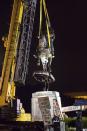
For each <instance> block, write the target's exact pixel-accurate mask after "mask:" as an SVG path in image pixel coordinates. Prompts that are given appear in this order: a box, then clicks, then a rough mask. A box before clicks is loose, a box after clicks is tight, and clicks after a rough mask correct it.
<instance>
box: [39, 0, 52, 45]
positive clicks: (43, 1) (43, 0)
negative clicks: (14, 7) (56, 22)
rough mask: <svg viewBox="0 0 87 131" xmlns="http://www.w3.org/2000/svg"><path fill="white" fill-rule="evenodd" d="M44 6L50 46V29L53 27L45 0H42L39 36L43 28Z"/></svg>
mask: <svg viewBox="0 0 87 131" xmlns="http://www.w3.org/2000/svg"><path fill="white" fill-rule="evenodd" d="M42 6H43V9H44V14H45V19H46V30H47V39H48V47H49V48H50V31H49V27H51V24H50V19H49V16H48V12H47V8H46V2H45V0H40V25H39V36H40V35H41V30H42Z"/></svg>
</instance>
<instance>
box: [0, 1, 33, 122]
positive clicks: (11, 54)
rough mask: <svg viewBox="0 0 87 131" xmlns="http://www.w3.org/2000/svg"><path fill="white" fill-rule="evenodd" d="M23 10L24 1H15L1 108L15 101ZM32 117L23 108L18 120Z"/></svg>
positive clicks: (0, 93)
mask: <svg viewBox="0 0 87 131" xmlns="http://www.w3.org/2000/svg"><path fill="white" fill-rule="evenodd" d="M23 8H24V5H23V2H22V0H14V4H13V10H12V16H11V22H10V28H9V33H8V36H7V38H6V39H5V41H4V46H5V47H6V52H5V57H4V63H3V69H2V75H1V78H0V108H2V107H4V106H8V104H9V103H10V102H11V101H12V100H13V99H15V90H16V88H15V83H14V73H15V66H16V63H15V62H16V54H17V46H18V41H19V36H20V25H21V22H22V16H23ZM30 117H31V116H30V114H26V113H25V111H24V109H23V108H21V114H20V116H19V117H18V118H17V119H16V120H18V121H26V120H27V121H29V120H30V119H31V118H30Z"/></svg>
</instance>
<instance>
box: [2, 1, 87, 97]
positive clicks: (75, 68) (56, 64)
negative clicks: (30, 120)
mask: <svg viewBox="0 0 87 131" xmlns="http://www.w3.org/2000/svg"><path fill="white" fill-rule="evenodd" d="M46 1H47V8H48V13H49V17H50V20H51V24H52V27H53V28H54V31H55V35H56V39H55V42H54V47H55V59H54V60H53V63H52V70H53V74H54V76H55V78H56V82H55V83H54V84H52V85H51V90H57V91H60V92H68V91H87V4H86V2H85V1H82V0H66V1H65V0H46ZM11 10H12V0H1V1H0V69H1V67H2V63H3V57H4V51H5V49H4V47H3V44H2V40H1V38H2V36H6V35H7V34H8V29H9V24H10V16H11ZM36 23H37V22H36ZM34 37H35V36H34ZM33 65H34V64H33ZM33 65H32V62H31V64H30V68H32V70H34V69H33ZM34 68H35V67H34ZM30 70H31V69H30ZM29 72H30V71H29ZM0 73H1V70H0ZM32 79H33V78H32ZM32 79H30V78H28V80H29V82H27V85H26V87H25V89H27V90H29V91H31V92H33V91H34V90H38V89H40V85H38V84H37V83H36V82H35V83H34V82H32V81H34V80H32ZM29 86H30V87H29ZM35 88H37V89H35ZM18 90H20V89H18ZM21 92H22V94H23V93H24V89H23V88H22V89H21ZM25 92H26V91H25ZM18 94H19V93H18ZM26 96H27V95H26ZM24 97H25V96H24ZM30 97H31V95H30Z"/></svg>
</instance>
